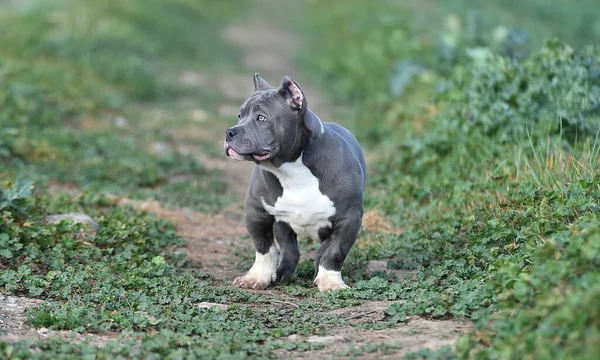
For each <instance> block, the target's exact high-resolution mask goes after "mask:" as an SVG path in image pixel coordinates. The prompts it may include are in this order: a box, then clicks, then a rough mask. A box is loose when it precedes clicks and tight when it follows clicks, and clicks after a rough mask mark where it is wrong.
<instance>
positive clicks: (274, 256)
mask: <svg viewBox="0 0 600 360" xmlns="http://www.w3.org/2000/svg"><path fill="white" fill-rule="evenodd" d="M244 220H245V222H246V229H247V230H248V233H249V234H250V237H252V240H253V242H254V248H255V249H256V257H255V259H254V265H252V267H251V268H250V270H249V271H248V273H247V274H246V275H244V276H240V277H238V278H236V279H235V280H234V281H233V284H234V285H237V286H238V287H241V288H245V289H256V290H262V289H266V288H267V287H268V286H269V285H271V282H273V281H275V278H276V275H277V262H278V257H279V252H278V251H277V248H276V247H275V244H274V243H273V221H274V219H273V217H271V216H267V217H263V216H256V215H255V216H252V215H246V216H245V218H244Z"/></svg>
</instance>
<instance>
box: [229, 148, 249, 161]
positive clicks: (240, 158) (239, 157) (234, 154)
mask: <svg viewBox="0 0 600 360" xmlns="http://www.w3.org/2000/svg"><path fill="white" fill-rule="evenodd" d="M227 153H228V154H229V156H231V157H232V158H234V159H236V160H239V161H243V160H245V159H244V157H243V156H242V155H240V154H238V153H237V152H235V150H233V149H231V148H230V149H229V150H227Z"/></svg>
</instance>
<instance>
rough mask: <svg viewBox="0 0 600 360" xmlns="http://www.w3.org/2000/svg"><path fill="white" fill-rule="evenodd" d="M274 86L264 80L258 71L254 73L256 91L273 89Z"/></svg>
mask: <svg viewBox="0 0 600 360" xmlns="http://www.w3.org/2000/svg"><path fill="white" fill-rule="evenodd" d="M272 88H273V87H272V86H271V85H269V83H267V82H266V81H264V80H263V78H261V77H260V76H258V73H254V92H257V91H262V90H268V89H272Z"/></svg>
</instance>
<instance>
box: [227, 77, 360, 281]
mask: <svg viewBox="0 0 600 360" xmlns="http://www.w3.org/2000/svg"><path fill="white" fill-rule="evenodd" d="M238 119H239V120H238V124H237V125H236V126H234V127H232V128H230V129H228V130H227V131H226V134H225V143H224V147H225V153H226V154H227V155H229V156H231V157H232V158H234V159H236V160H246V161H253V162H255V163H256V164H257V166H256V167H255V168H254V171H253V172H252V175H251V178H250V185H249V188H248V192H247V194H246V202H245V218H244V219H245V223H246V228H247V229H248V232H249V234H250V236H251V237H252V240H253V241H254V247H255V248H256V259H255V262H254V265H253V266H252V268H251V269H250V270H249V271H248V273H247V274H246V275H244V276H240V277H238V278H237V279H235V281H234V284H236V285H237V286H239V287H243V288H252V289H265V288H267V287H268V286H269V285H270V284H271V283H272V282H275V281H286V280H289V279H290V278H291V277H292V275H293V274H294V272H295V271H296V266H297V265H298V260H299V259H300V249H299V248H298V242H297V237H298V236H300V237H310V238H312V239H313V240H319V241H321V246H320V248H319V250H318V251H317V255H316V258H315V273H316V276H315V279H314V282H315V283H316V284H317V286H318V287H319V290H320V291H324V290H335V289H344V288H348V286H347V285H346V284H345V283H344V280H343V279H342V273H341V270H342V264H343V263H344V260H345V259H346V256H347V255H348V252H349V251H350V248H351V247H352V245H353V244H354V242H355V241H356V237H357V236H358V233H359V231H360V228H361V223H362V216H363V212H364V205H363V203H364V202H363V196H364V186H365V181H366V164H365V159H364V156H363V153H362V150H361V148H360V145H359V143H358V141H357V140H356V138H355V137H354V135H352V133H351V132H350V131H348V130H347V129H345V128H344V127H342V126H340V125H338V124H334V123H328V122H322V121H321V120H320V119H319V117H318V116H317V115H316V114H315V113H313V112H312V111H310V110H309V109H308V107H307V102H306V97H305V96H304V93H303V92H302V90H301V89H300V86H299V85H298V83H296V82H295V81H294V80H293V79H291V78H289V77H287V76H286V77H284V78H283V79H282V81H281V85H280V87H279V88H278V89H275V88H273V87H272V86H270V85H269V84H268V83H267V82H266V81H264V80H263V79H262V78H260V77H259V76H258V74H255V75H254V94H252V95H251V96H250V97H249V98H248V99H247V100H246V102H244V104H243V105H242V106H241V108H240V112H239V115H238ZM274 238H275V239H277V243H278V244H279V250H278V249H277V247H276V246H275V244H274V241H273V239H274ZM280 252H281V253H280Z"/></svg>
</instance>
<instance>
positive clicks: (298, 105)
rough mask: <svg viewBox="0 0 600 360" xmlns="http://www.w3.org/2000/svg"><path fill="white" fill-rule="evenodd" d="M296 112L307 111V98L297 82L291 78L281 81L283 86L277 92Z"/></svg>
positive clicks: (284, 78) (285, 77)
mask: <svg viewBox="0 0 600 360" xmlns="http://www.w3.org/2000/svg"><path fill="white" fill-rule="evenodd" d="M277 91H278V92H279V93H280V94H281V95H282V96H283V98H284V99H285V101H286V102H287V103H288V105H289V106H290V107H291V108H292V109H294V110H303V109H306V98H305V97H304V93H303V92H302V89H300V86H299V85H298V83H297V82H295V81H294V79H292V78H291V77H289V76H284V77H283V79H281V86H280V87H279V89H278V90H277Z"/></svg>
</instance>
